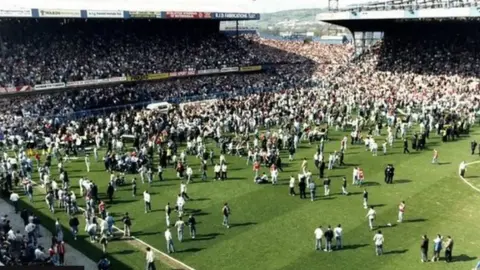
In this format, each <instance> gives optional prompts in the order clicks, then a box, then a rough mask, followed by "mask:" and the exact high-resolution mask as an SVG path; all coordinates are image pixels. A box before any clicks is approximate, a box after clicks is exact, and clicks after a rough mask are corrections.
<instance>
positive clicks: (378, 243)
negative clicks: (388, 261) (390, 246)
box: [373, 230, 385, 256]
mask: <svg viewBox="0 0 480 270" xmlns="http://www.w3.org/2000/svg"><path fill="white" fill-rule="evenodd" d="M384 241H385V239H384V238H383V234H382V231H380V230H379V231H378V232H377V233H376V234H375V236H374V237H373V242H375V254H377V256H380V255H382V254H383V242H384Z"/></svg>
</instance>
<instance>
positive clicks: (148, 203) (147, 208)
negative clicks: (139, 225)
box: [143, 190, 152, 214]
mask: <svg viewBox="0 0 480 270" xmlns="http://www.w3.org/2000/svg"><path fill="white" fill-rule="evenodd" d="M150 199H151V198H150V193H148V191H147V190H145V191H144V192H143V201H144V203H145V214H146V213H148V212H150V211H152V205H151V201H150Z"/></svg>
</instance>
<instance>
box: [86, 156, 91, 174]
mask: <svg viewBox="0 0 480 270" xmlns="http://www.w3.org/2000/svg"><path fill="white" fill-rule="evenodd" d="M85 167H86V168H87V172H90V157H89V156H88V154H85Z"/></svg>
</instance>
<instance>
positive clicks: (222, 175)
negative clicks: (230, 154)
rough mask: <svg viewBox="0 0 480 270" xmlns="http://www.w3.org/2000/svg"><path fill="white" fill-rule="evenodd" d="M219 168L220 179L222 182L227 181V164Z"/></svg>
mask: <svg viewBox="0 0 480 270" xmlns="http://www.w3.org/2000/svg"><path fill="white" fill-rule="evenodd" d="M220 167H221V171H222V174H221V175H220V179H221V180H222V181H224V180H227V169H228V167H227V163H225V162H224V163H223V164H222V165H221V166H220Z"/></svg>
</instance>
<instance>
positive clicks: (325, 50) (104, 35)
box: [0, 19, 352, 86]
mask: <svg viewBox="0 0 480 270" xmlns="http://www.w3.org/2000/svg"><path fill="white" fill-rule="evenodd" d="M216 27H217V28H215V25H213V26H212V25H209V24H208V23H206V24H205V25H204V24H201V23H198V22H197V23H196V24H195V23H192V22H188V20H187V21H183V22H178V23H177V24H174V23H171V22H168V21H160V20H152V21H150V20H148V21H147V20H125V21H122V22H119V21H118V20H88V21H85V20H75V19H65V20H63V19H62V20H53V19H51V20H18V19H11V20H10V19H2V29H4V32H3V33H2V46H1V52H2V53H1V54H0V85H1V86H12V85H13V86H22V85H35V84H43V83H56V82H67V81H82V80H90V79H102V78H110V77H120V76H124V75H144V74H152V73H164V72H176V71H184V70H189V69H194V70H205V69H216V68H222V67H238V66H251V65H261V64H279V63H298V64H301V65H312V64H316V63H322V64H326V65H330V64H332V65H333V64H334V65H342V64H345V63H346V61H348V59H349V58H348V56H349V54H351V52H352V47H351V46H348V45H327V44H321V43H303V42H293V41H292V42H291V41H282V42H274V41H269V40H263V39H261V38H258V37H256V36H241V37H228V36H225V35H223V34H221V33H219V31H218V25H216Z"/></svg>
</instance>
